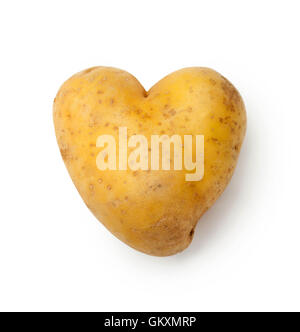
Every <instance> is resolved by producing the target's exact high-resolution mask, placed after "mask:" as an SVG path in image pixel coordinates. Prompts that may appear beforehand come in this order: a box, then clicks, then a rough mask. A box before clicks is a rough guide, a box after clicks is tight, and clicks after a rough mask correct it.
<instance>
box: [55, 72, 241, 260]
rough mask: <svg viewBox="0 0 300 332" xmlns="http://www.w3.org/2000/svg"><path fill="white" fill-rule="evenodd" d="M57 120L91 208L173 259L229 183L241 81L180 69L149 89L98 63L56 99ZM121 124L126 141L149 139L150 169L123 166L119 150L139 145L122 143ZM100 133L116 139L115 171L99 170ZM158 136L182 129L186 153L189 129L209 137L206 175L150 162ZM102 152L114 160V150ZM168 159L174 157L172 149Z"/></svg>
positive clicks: (118, 232) (123, 236)
mask: <svg viewBox="0 0 300 332" xmlns="http://www.w3.org/2000/svg"><path fill="white" fill-rule="evenodd" d="M54 123H55V129H56V137H57V141H58V145H59V147H60V151H61V154H62V157H63V159H64V162H65V164H66V166H67V169H68V171H69V173H70V175H71V178H72V180H73V182H74V184H75V186H76V188H77V189H78V191H79V193H80V195H81V196H82V198H83V200H84V202H85V203H86V205H87V206H88V207H89V209H90V210H91V211H92V212H93V214H94V215H95V216H96V217H97V218H98V219H99V220H100V221H101V222H102V223H103V224H104V225H105V227H106V228H108V229H109V230H110V231H111V232H112V233H113V234H114V235H115V236H116V237H118V238H119V239H120V240H122V241H123V242H125V243H127V244H128V245H130V246H131V247H133V248H135V249H137V250H140V251H142V252H144V253H147V254H150V255H155V256H168V255H173V254H176V253H178V252H180V251H182V250H184V249H185V248H186V247H188V245H189V244H190V242H191V241H192V238H193V235H194V229H195V226H196V224H197V221H198V220H199V219H200V217H201V216H202V215H203V214H204V213H205V211H207V209H208V208H209V207H210V206H212V205H213V203H214V202H215V201H216V199H217V198H218V197H219V196H220V195H221V193H222V192H223V190H224V189H225V187H226V185H227V184H228V182H229V181H230V178H231V176H232V174H233V171H234V168H235V166H236V163H237V159H238V155H239V152H240V148H241V145H242V142H243V138H244V135H245V130H246V112H245V107H244V103H243V101H242V98H241V96H240V94H239V93H238V91H237V90H236V89H235V87H234V86H233V85H232V84H231V83H230V82H229V81H228V80H227V79H226V78H224V77H223V76H221V75H220V74H218V73H217V72H215V71H214V70H211V69H208V68H200V67H195V68H186V69H182V70H179V71H176V72H174V73H172V74H170V75H168V76H166V77H165V78H164V79H162V80H161V81H159V82H158V83H157V84H155V85H154V86H153V87H152V88H151V89H150V90H149V91H148V92H146V91H145V89H144V88H143V87H142V85H141V84H140V83H139V82H138V81H137V80H136V78H135V77H133V76H132V75H130V74H129V73H127V72H125V71H123V70H119V69H115V68H109V67H94V68H91V69H88V70H85V71H83V72H80V73H78V74H76V75H74V76H73V77H71V78H70V79H69V80H68V81H66V82H65V83H64V84H63V86H62V87H61V89H60V90H59V92H58V94H57V96H56V98H55V101H54ZM120 128H122V129H124V128H126V130H127V135H128V136H127V137H128V139H129V138H130V137H132V136H134V135H143V137H145V139H146V140H147V142H148V143H149V145H148V146H147V155H145V154H144V157H145V158H148V157H149V158H148V159H147V162H148V163H149V165H150V166H149V168H148V169H146V168H142V169H139V168H134V167H132V168H130V165H129V163H130V161H128V164H127V160H126V161H125V163H124V160H123V162H122V165H121V164H120V159H121V154H122V153H123V157H125V158H126V157H128V156H129V154H130V153H132V152H133V151H134V148H133V147H131V148H130V147H126V149H128V150H127V151H126V150H124V147H123V148H122V149H121V143H120V138H121V136H119V135H120ZM103 135H110V136H109V137H112V138H114V139H115V142H116V144H115V152H116V156H115V165H117V167H116V169H106V170H101V168H99V167H98V166H99V164H98V163H97V158H100V159H101V153H103V151H104V149H103V148H104V147H105V146H104V145H103V146H101V144H100V145H99V144H98V143H97V142H99V137H103ZM153 135H159V136H157V137H160V136H163V135H168V136H169V137H172V136H173V135H177V136H178V135H179V137H180V138H182V145H181V151H182V155H184V153H185V151H184V149H185V145H184V144H183V142H184V139H185V137H184V136H189V137H193V140H194V141H195V137H197V136H199V137H204V163H203V164H204V176H203V177H202V175H203V174H202V175H201V176H200V177H199V178H198V179H197V178H194V179H192V180H191V179H190V180H187V176H186V175H187V174H190V173H192V171H191V169H189V170H188V169H186V168H185V167H184V166H183V169H181V170H180V169H177V168H175V167H172V166H171V169H170V170H166V169H162V166H161V167H160V168H159V169H153V167H151V157H152V150H151V144H150V143H151V142H152V141H151V139H152V137H153ZM200 135H201V136H200ZM105 137H106V136H105ZM140 145H141V144H140ZM172 146H173V145H172ZM196 149H197V147H196V148H194V147H193V150H192V157H193V158H194V160H195V158H196V156H197V154H196ZM120 151H123V152H120ZM124 151H125V154H124ZM172 151H173V150H172ZM172 151H171V152H172ZM174 151H175V144H174ZM173 155H174V158H173V157H172V156H173ZM159 156H160V158H161V159H162V158H163V156H162V152H160V155H159ZM102 157H103V160H105V158H109V156H108V153H106V155H103V156H102ZM137 158H138V157H137ZM113 159H114V158H113V157H112V160H113ZM103 160H102V161H103ZM106 160H107V159H106ZM98 161H99V159H98ZM169 161H170V163H171V165H172V162H173V161H174V163H175V153H174V154H172V153H171V156H170V157H169ZM202 162H203V159H202ZM120 166H121V167H120ZM200 173H201V172H200ZM191 178H192V177H191Z"/></svg>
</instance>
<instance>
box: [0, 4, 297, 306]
mask: <svg viewBox="0 0 300 332" xmlns="http://www.w3.org/2000/svg"><path fill="white" fill-rule="evenodd" d="M299 31H300V20H299V1H288V0H284V1H275V0H272V1H263V0H259V1H254V0H251V1H240V0H237V1H229V0H226V1H223V0H220V1H212V0H210V1H200V0H196V1H188V0H185V1H176V0H163V1H155V0H152V1H142V0H138V1H130V0H126V1H124V0H120V1H115V0H109V1H108V0H107V1H99V0H98V1H88V0H85V1H74V0H73V1H63V0H59V1H54V0H52V1H31V0H27V1H2V2H1V4H0V34H1V39H0V45H1V46H0V50H1V51H0V52H1V53H0V59H1V62H0V69H1V71H0V97H1V99H0V103H1V104H0V105H1V110H0V112H1V113H0V114H1V117H0V119H1V122H0V139H1V141H0V142H1V143H0V144H1V156H0V170H1V173H0V179H1V185H0V193H1V200H0V310H2V311H3V310H5V311H9V310H26V311H46V310H47V311H48V310H50V311H162V310H166V311H275V310H276V311H279V310H280V311H281V310H284V311H288V310H292V311H296V310H297V311H299V310H300V300H299V297H300V284H299V280H300V266H299V256H300V218H299V191H300V181H299V172H300V167H299V166H300V165H299V132H300V130H299V128H300V127H299V126H300V108H299V105H300V103H299V97H300V69H299V66H300V65H299V59H300V49H299ZM95 65H106V66H114V67H119V68H122V69H125V70H127V71H129V72H131V73H132V74H133V75H135V76H136V77H137V78H138V79H139V80H140V81H141V83H142V84H144V86H145V88H146V89H149V88H150V87H151V86H152V85H153V84H154V83H155V82H156V81H158V80H159V79H161V78H162V77H163V76H165V75H166V74H168V73H170V72H172V71H174V70H177V69H180V68H182V67H187V66H206V67H211V68H213V69H215V70H217V71H219V72H220V73H222V74H223V75H224V76H226V77H227V78H228V79H229V80H231V81H232V82H233V84H234V85H235V86H236V87H237V88H238V89H239V90H240V92H241V94H242V96H243V98H244V100H245V104H246V107H247V113H248V131H247V136H246V140H245V143H244V146H243V149H242V153H241V156H240V160H239V163H238V167H237V169H236V173H235V175H234V177H233V179H232V181H231V183H230V185H229V186H228V188H227V189H226V191H225V193H224V194H223V196H222V197H221V198H220V199H219V200H218V201H217V203H216V204H215V205H214V206H213V207H212V208H211V210H210V211H209V212H207V213H206V215H205V216H204V217H203V218H202V219H201V221H200V223H199V224H198V227H197V230H196V234H195V237H194V241H193V243H192V245H191V246H190V247H189V248H188V249H187V250H186V251H184V252H183V253H181V254H178V255H176V256H172V257H168V258H157V257H151V256H147V255H144V254H142V253H139V252H137V251H134V250H133V249H131V248H129V247H127V246H126V245H124V244H123V243H121V242H120V241H119V240H117V239H116V238H114V237H113V236H112V235H111V234H110V233H109V232H108V231H106V229H105V228H104V227H103V226H102V225H101V223H99V222H98V221H97V220H96V219H95V218H94V217H93V216H92V214H91V213H90V212H89V210H88V209H87V208H86V206H85V204H83V202H82V200H81V198H80V196H79V194H78V193H77V191H76V190H75V188H74V186H73V184H72V182H71V180H70V178H69V176H68V174H67V171H66V169H65V166H64V164H63V162H62V159H61V157H60V154H59V150H58V147H57V144H56V140H55V136H54V128H53V123H52V103H53V99H54V97H55V94H56V92H57V90H58V88H59V87H60V85H61V84H62V83H63V82H64V81H65V80H66V79H67V78H69V77H70V76H71V75H73V74H74V73H76V72H78V71H80V70H82V69H85V68H88V67H91V66H95Z"/></svg>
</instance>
